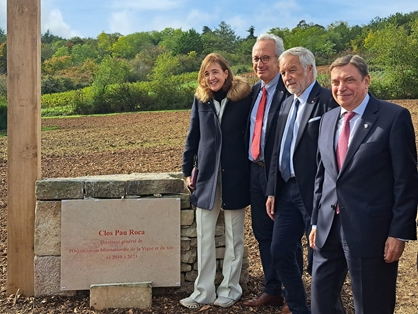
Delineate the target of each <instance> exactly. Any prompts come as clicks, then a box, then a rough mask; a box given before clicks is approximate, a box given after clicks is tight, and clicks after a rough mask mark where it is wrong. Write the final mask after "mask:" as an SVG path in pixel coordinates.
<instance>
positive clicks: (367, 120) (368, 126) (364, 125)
mask: <svg viewBox="0 0 418 314" xmlns="http://www.w3.org/2000/svg"><path fill="white" fill-rule="evenodd" d="M378 110H379V108H378V104H377V101H376V99H374V98H373V96H370V100H369V103H368V104H367V107H366V109H365V110H364V113H363V116H362V117H361V118H360V121H359V122H358V123H359V125H358V127H357V129H356V131H355V133H354V134H353V138H352V140H351V142H350V145H349V147H348V151H347V155H346V156H345V159H344V163H343V166H342V168H341V171H340V174H341V173H342V172H343V171H344V169H345V168H346V167H347V164H348V163H349V162H350V160H351V159H352V158H353V156H354V155H355V153H356V151H357V150H358V148H359V146H360V144H361V143H362V142H363V140H364V138H365V137H366V136H367V134H368V133H369V132H370V131H371V130H372V128H373V124H374V123H375V121H376V119H377V114H376V113H377V111H378Z"/></svg>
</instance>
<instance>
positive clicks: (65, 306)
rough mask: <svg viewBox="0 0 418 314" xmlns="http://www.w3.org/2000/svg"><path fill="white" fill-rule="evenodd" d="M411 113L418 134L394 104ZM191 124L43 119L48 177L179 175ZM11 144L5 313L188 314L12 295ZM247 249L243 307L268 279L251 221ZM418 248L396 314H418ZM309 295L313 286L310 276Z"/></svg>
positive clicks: (2, 251)
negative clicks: (9, 249)
mask: <svg viewBox="0 0 418 314" xmlns="http://www.w3.org/2000/svg"><path fill="white" fill-rule="evenodd" d="M394 102H397V103H399V104H401V105H403V106H405V107H407V108H409V110H410V111H411V113H412V115H413V119H414V125H415V129H416V130H418V100H407V101H394ZM188 124H189V111H182V112H164V113H132V114H120V115H111V116H101V117H97V116H89V117H78V118H65V119H60V118H54V119H43V120H42V126H43V127H56V129H52V130H51V129H50V130H45V131H43V132H42V177H43V178H56V177H76V176H86V175H104V174H126V173H132V172H172V171H180V164H181V155H182V150H183V145H184V140H185V137H186V134H187V130H188ZM6 173H7V137H2V138H0V180H1V184H0V286H1V288H0V313H190V312H199V311H198V310H188V309H185V308H182V307H181V306H180V305H179V302H178V301H179V300H180V299H181V298H183V297H186V296H187V294H185V293H184V292H180V291H178V290H175V289H173V290H172V291H171V292H170V293H169V294H168V295H165V296H154V297H153V306H152V309H151V310H146V311H145V310H143V311H141V310H137V309H118V310H112V309H108V310H105V311H102V312H99V311H93V310H90V308H89V297H88V294H79V295H77V296H75V297H37V298H34V297H25V296H22V295H20V294H16V295H8V294H7V292H6V276H7V176H6ZM245 233H246V244H247V245H248V247H249V255H250V282H249V284H248V290H247V291H246V292H245V293H244V295H243V296H242V299H241V300H244V299H248V298H250V297H252V296H254V295H256V294H258V293H259V292H260V291H261V282H262V279H263V272H262V267H261V263H260V260H259V256H258V248H257V243H256V241H255V239H254V237H253V235H252V231H251V218H250V216H249V215H248V216H247V219H246V228H245ZM417 251H418V244H417V242H415V241H413V242H410V243H408V244H407V246H406V250H405V252H404V254H403V256H402V258H401V260H400V267H399V277H398V290H397V306H396V313H398V314H400V313H402V314H417V313H418V272H417V264H416V260H417ZM304 279H305V282H306V287H307V292H308V295H309V284H310V278H309V276H308V275H307V274H305V275H304ZM342 296H343V300H344V303H345V306H346V309H347V313H348V314H353V313H354V310H353V306H352V300H351V290H350V283H349V279H347V281H346V284H345V286H344V290H343V294H342ZM200 312H203V313H250V312H258V313H279V308H275V307H263V308H260V309H253V308H248V307H245V306H244V305H243V304H242V302H241V301H240V302H238V303H237V304H236V305H234V306H233V307H231V308H228V309H220V308H216V307H214V306H206V307H204V308H202V309H201V310H200Z"/></svg>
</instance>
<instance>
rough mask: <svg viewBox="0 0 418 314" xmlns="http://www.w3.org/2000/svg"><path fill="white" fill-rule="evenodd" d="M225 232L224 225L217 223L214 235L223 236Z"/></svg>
mask: <svg viewBox="0 0 418 314" xmlns="http://www.w3.org/2000/svg"><path fill="white" fill-rule="evenodd" d="M224 234H225V225H224V224H223V223H222V224H221V223H218V224H217V225H216V228H215V236H216V237H219V236H223V235H224Z"/></svg>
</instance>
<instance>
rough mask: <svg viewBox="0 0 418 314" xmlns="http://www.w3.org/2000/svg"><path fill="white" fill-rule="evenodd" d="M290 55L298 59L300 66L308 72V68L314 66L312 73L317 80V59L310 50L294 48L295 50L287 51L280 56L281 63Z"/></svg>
mask: <svg viewBox="0 0 418 314" xmlns="http://www.w3.org/2000/svg"><path fill="white" fill-rule="evenodd" d="M288 55H292V56H296V57H298V58H299V62H300V64H301V65H302V67H303V68H304V69H305V70H307V69H308V67H310V66H312V73H313V76H314V79H316V75H317V71H316V65H315V57H314V55H313V53H312V52H311V51H310V50H309V49H306V48H305V47H293V48H290V49H287V50H286V51H284V52H283V53H282V54H281V55H280V57H279V62H280V61H281V60H283V59H284V58H285V57H286V56H288Z"/></svg>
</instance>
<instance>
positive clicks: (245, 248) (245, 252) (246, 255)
mask: <svg viewBox="0 0 418 314" xmlns="http://www.w3.org/2000/svg"><path fill="white" fill-rule="evenodd" d="M242 257H248V246H247V245H244V254H243V256H242Z"/></svg>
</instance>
